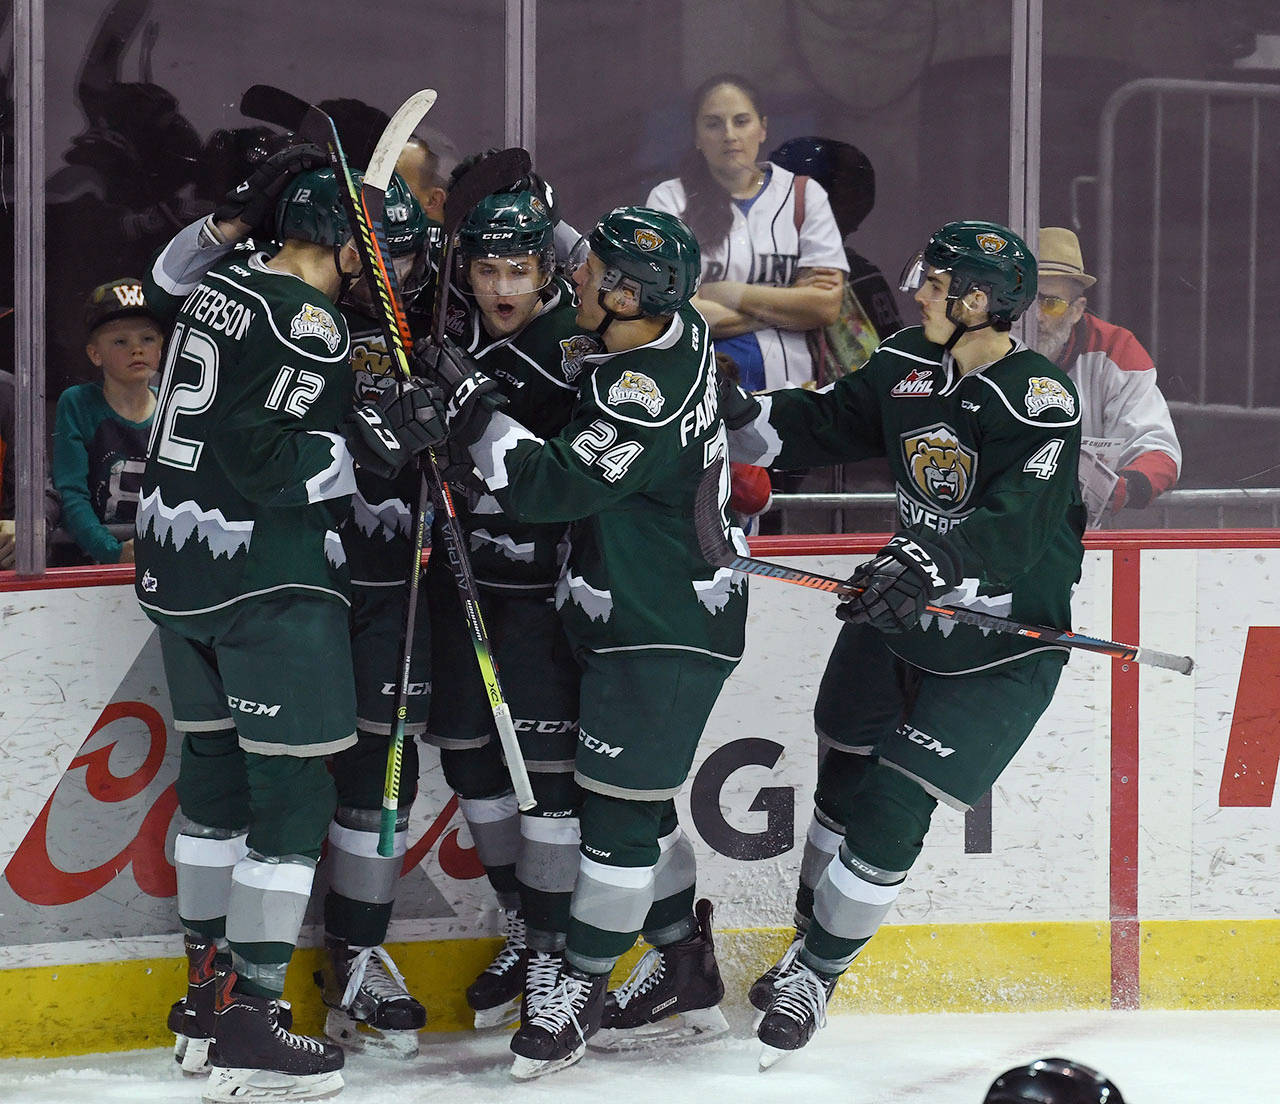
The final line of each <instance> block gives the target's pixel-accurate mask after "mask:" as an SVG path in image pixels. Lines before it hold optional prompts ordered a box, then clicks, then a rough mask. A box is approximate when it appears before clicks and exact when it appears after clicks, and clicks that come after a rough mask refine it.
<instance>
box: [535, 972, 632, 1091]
mask: <svg viewBox="0 0 1280 1104" xmlns="http://www.w3.org/2000/svg"><path fill="white" fill-rule="evenodd" d="M608 987H609V975H608V974H583V973H579V972H578V971H577V970H575V969H573V968H572V967H565V969H564V970H562V971H561V973H560V978H559V980H558V981H557V982H556V986H555V988H554V989H553V990H552V991H551V992H550V993H549V994H548V995H547V996H546V997H545V998H543V1000H542V1002H541V1003H540V1004H539V1006H538V1008H537V1011H535V1012H534V1013H533V1014H532V1017H531V1018H530V1019H529V1020H528V1021H527V1022H526V1023H524V1024H522V1025H521V1026H520V1030H519V1031H517V1032H516V1033H515V1035H513V1036H512V1038H511V1049H512V1051H513V1052H514V1053H515V1055H516V1059H515V1061H514V1062H513V1063H512V1065H511V1076H512V1077H514V1078H516V1079H517V1080H519V1081H528V1080H530V1079H531V1078H534V1077H542V1076H543V1075H544V1074H548V1073H555V1072H557V1071H558V1070H562V1069H565V1068H566V1067H568V1066H571V1065H573V1064H574V1062H576V1061H577V1060H578V1059H579V1058H581V1057H582V1056H583V1055H584V1054H585V1053H586V1051H587V1040H588V1039H590V1038H591V1036H592V1035H594V1034H595V1033H596V1032H597V1031H598V1030H599V1028H600V1016H601V1014H602V1013H603V1012H604V997H605V992H606V990H607V989H608Z"/></svg>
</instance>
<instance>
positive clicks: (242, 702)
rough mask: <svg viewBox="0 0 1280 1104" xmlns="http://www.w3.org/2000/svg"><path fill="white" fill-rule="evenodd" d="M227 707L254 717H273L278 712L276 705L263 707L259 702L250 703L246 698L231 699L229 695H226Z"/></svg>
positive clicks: (278, 708)
mask: <svg viewBox="0 0 1280 1104" xmlns="http://www.w3.org/2000/svg"><path fill="white" fill-rule="evenodd" d="M227 705H229V706H230V707H231V708H232V709H238V710H240V712H241V713H249V714H252V715H253V716H255V717H274V716H275V715H276V714H277V713H279V712H280V707H279V706H278V705H263V704H262V703H261V702H251V701H250V700H249V699H248V698H233V697H232V696H231V695H230V694H228V695H227Z"/></svg>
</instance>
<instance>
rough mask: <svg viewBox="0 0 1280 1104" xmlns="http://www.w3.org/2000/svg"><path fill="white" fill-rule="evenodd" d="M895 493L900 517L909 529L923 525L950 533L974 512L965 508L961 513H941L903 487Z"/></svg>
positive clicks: (937, 531)
mask: <svg viewBox="0 0 1280 1104" xmlns="http://www.w3.org/2000/svg"><path fill="white" fill-rule="evenodd" d="M895 494H896V495H897V498H898V518H899V519H900V520H901V522H902V524H903V526H904V527H906V528H908V529H912V528H919V527H921V526H923V527H924V528H926V529H932V530H933V531H934V532H935V533H939V534H941V533H949V532H951V530H952V529H954V528H955V527H956V526H957V525H959V524H960V523H961V522H962V521H964V519H965V518H967V517H968V516H969V515H970V514H971V513H973V511H972V510H965V511H964V512H963V513H960V514H944V513H940V512H939V511H937V510H933V509H930V508H929V507H928V506H922V505H921V504H920V503H919V502H917V501H916V500H915V499H914V498H912V497H911V496H910V495H909V494H907V492H906V491H905V490H904V489H903V488H902V487H898V488H896V490H895Z"/></svg>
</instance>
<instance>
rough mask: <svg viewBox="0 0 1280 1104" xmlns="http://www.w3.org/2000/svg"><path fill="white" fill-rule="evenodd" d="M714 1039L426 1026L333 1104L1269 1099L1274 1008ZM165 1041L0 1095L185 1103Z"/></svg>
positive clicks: (195, 1089)
mask: <svg viewBox="0 0 1280 1104" xmlns="http://www.w3.org/2000/svg"><path fill="white" fill-rule="evenodd" d="M731 1016H732V1017H733V1019H734V1026H733V1030H732V1031H731V1033H730V1034H729V1035H727V1036H722V1037H720V1038H719V1039H715V1040H712V1041H710V1042H706V1043H702V1044H699V1045H689V1046H685V1047H683V1048H668V1049H667V1050H665V1051H663V1052H661V1053H658V1054H636V1053H632V1054H608V1055H604V1054H596V1053H591V1052H588V1054H587V1056H586V1058H584V1059H583V1061H582V1062H580V1063H579V1064H578V1065H577V1066H575V1067H573V1068H572V1069H569V1070H566V1071H564V1072H562V1073H559V1074H555V1075H552V1076H550V1077H547V1078H544V1079H542V1080H539V1081H533V1082H526V1083H522V1084H517V1083H515V1082H513V1081H512V1080H511V1079H510V1076H509V1074H508V1069H509V1067H510V1064H511V1054H510V1051H509V1050H508V1049H507V1042H508V1038H509V1036H508V1035H507V1034H505V1033H502V1032H499V1033H496V1034H485V1035H476V1034H459V1035H443V1034H426V1035H424V1036H423V1040H424V1045H423V1048H422V1054H421V1055H420V1056H419V1057H418V1058H417V1059H416V1060H414V1061H411V1062H395V1061H388V1060H386V1059H377V1058H369V1057H362V1056H359V1055H356V1056H354V1057H353V1058H351V1059H350V1060H349V1061H348V1063H347V1068H346V1070H345V1074H344V1075H345V1077H346V1081H347V1088H346V1089H345V1090H344V1091H343V1092H342V1093H341V1095H339V1096H338V1097H337V1098H335V1099H336V1100H337V1101H339V1102H341V1104H388V1102H392V1104H400V1102H404V1104H410V1102H414V1104H416V1102H419V1101H421V1102H423V1104H427V1102H429V1101H447V1102H448V1104H502V1102H506V1101H510V1102H512V1104H517V1102H518V1104H541V1102H547V1104H550V1102H553V1101H554V1102H555V1104H685V1102H689V1104H695V1102H696V1104H775V1102H780V1101H787V1102H790V1101H796V1102H799V1104H981V1101H982V1098H983V1096H984V1095H985V1093H986V1090H987V1086H988V1085H989V1084H990V1083H991V1081H992V1079H993V1078H994V1077H995V1076H996V1075H997V1074H999V1073H1001V1072H1002V1071H1004V1070H1005V1069H1008V1068H1009V1067H1011V1066H1015V1065H1020V1064H1022V1063H1024V1062H1027V1061H1030V1060H1032V1059H1034V1058H1044V1057H1068V1058H1074V1059H1076V1060H1078V1061H1081V1062H1085V1063H1087V1064H1089V1065H1092V1066H1094V1067H1096V1068H1098V1069H1100V1070H1102V1071H1103V1072H1104V1073H1106V1074H1107V1075H1108V1076H1109V1077H1111V1079H1112V1080H1113V1081H1114V1082H1115V1083H1116V1085H1117V1086H1118V1087H1119V1089H1120V1091H1121V1093H1122V1094H1123V1095H1124V1099H1125V1101H1126V1102H1127V1104H1275V1102H1276V1101H1277V1100H1278V1099H1280V1012H1275V1011H1267V1012H1064V1013H1034V1014H1001V1015H918V1016H887V1015H877V1016H859V1015H839V1016H832V1017H831V1020H830V1022H829V1024H828V1026H827V1027H826V1029H825V1030H823V1031H821V1032H820V1033H819V1034H818V1036H817V1037H816V1038H815V1039H814V1040H813V1042H811V1043H810V1044H809V1046H807V1047H806V1048H805V1049H804V1050H803V1051H801V1052H799V1053H798V1054H795V1055H791V1056H789V1057H787V1058H786V1059H784V1060H783V1061H782V1062H780V1063H779V1064H778V1065H776V1066H774V1067H773V1068H772V1069H771V1070H769V1071H768V1072H766V1073H760V1072H758V1071H757V1056H758V1054H759V1044H758V1043H757V1042H756V1040H755V1038H754V1037H753V1036H752V1034H751V1031H750V1025H749V1023H748V1022H747V1020H746V1018H745V1015H737V1016H734V1015H733V1013H732V1012H731ZM200 1087H201V1082H200V1081H198V1080H195V1079H190V1078H183V1077H182V1075H181V1074H180V1072H179V1071H178V1069H177V1067H176V1066H175V1065H174V1063H173V1060H172V1056H171V1054H170V1052H169V1051H167V1050H147V1051H134V1052H130V1053H122V1054H100V1055H92V1056H88V1057H83V1058H72V1059H36V1058H33V1059H7V1060H4V1061H0V1101H3V1102H4V1104H54V1102H56V1104H83V1102H88V1104H117V1102H120V1104H123V1102H128V1104H152V1102H158V1101H164V1102H165V1104H182V1102H191V1104H195V1102H196V1101H198V1100H199V1098H200Z"/></svg>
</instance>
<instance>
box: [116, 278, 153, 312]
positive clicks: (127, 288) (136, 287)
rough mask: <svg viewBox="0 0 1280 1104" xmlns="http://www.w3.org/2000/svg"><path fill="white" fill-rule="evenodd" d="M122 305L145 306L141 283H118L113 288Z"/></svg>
mask: <svg viewBox="0 0 1280 1104" xmlns="http://www.w3.org/2000/svg"><path fill="white" fill-rule="evenodd" d="M111 290H112V291H113V292H115V296H116V298H117V299H118V300H119V301H120V305H121V306H122V307H145V306H146V305H147V301H146V299H145V298H143V295H142V285H141V284H116V285H115V286H114V287H113V288H112V289H111Z"/></svg>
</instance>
